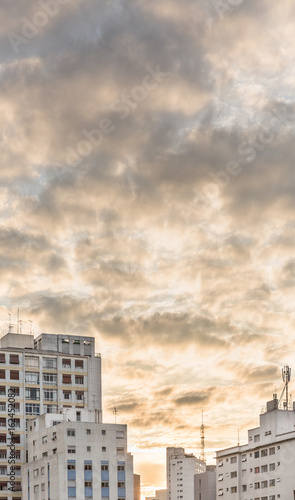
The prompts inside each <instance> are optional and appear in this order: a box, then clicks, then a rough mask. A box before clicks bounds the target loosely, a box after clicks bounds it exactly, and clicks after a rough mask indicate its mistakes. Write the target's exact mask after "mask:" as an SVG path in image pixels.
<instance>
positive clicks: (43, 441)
mask: <svg viewBox="0 0 295 500" xmlns="http://www.w3.org/2000/svg"><path fill="white" fill-rule="evenodd" d="M46 443H47V436H42V444H46Z"/></svg>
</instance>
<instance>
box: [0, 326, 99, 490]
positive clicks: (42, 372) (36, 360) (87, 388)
mask: <svg viewBox="0 0 295 500" xmlns="http://www.w3.org/2000/svg"><path fill="white" fill-rule="evenodd" d="M65 341H66V342H65ZM0 345H1V348H0V500H1V499H2V498H5V499H6V498H8V499H9V500H10V499H12V498H13V499H15V500H16V499H19V498H20V493H19V491H16V492H12V491H9V489H7V488H10V487H12V482H11V481H10V479H11V477H12V476H11V475H9V474H10V473H12V472H14V471H13V470H12V469H13V467H17V470H16V472H17V477H16V478H15V481H16V483H17V484H16V488H17V489H19V488H20V474H19V467H20V466H21V464H23V463H24V462H25V456H26V424H27V421H30V419H34V418H35V417H36V415H40V414H43V413H46V412H57V411H61V410H62V408H64V407H74V408H79V409H80V410H83V408H86V409H87V408H91V409H96V410H97V413H98V415H99V419H100V421H101V419H102V415H101V358H100V356H97V355H95V344H94V339H93V338H90V337H82V336H81V337H80V336H69V335H67V336H65V335H50V334H42V335H40V336H39V337H38V338H37V339H36V340H35V341H34V338H33V336H32V335H24V334H16V333H8V334H6V335H4V336H3V337H2V338H1V341H0ZM56 347H57V348H58V349H60V352H59V351H57V350H56ZM39 348H40V349H39ZM41 348H42V349H41ZM67 351H69V352H70V353H71V354H67ZM81 364H82V365H83V366H81ZM11 387H13V388H14V391H11V390H10V388H11ZM11 432H13V435H12V436H11ZM11 437H12V440H13V441H15V442H11ZM9 460H10V462H12V463H10V464H9V463H8V462H9Z"/></svg>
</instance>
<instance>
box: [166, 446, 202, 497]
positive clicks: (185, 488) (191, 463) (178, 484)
mask: <svg viewBox="0 0 295 500" xmlns="http://www.w3.org/2000/svg"><path fill="white" fill-rule="evenodd" d="M205 471H206V463H205V462H203V461H202V460H200V459H199V458H196V457H195V456H194V455H193V454H188V453H185V450H184V448H172V447H171V448H167V449H166V476H167V500H194V498H195V496H194V476H195V474H199V473H201V472H205Z"/></svg>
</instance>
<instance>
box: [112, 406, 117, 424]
mask: <svg viewBox="0 0 295 500" xmlns="http://www.w3.org/2000/svg"><path fill="white" fill-rule="evenodd" d="M113 414H114V415H115V424H116V423H117V415H118V410H117V408H116V407H114V411H113Z"/></svg>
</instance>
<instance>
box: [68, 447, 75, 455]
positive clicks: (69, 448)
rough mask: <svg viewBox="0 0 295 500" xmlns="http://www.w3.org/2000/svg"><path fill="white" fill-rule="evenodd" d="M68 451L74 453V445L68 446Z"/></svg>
mask: <svg viewBox="0 0 295 500" xmlns="http://www.w3.org/2000/svg"><path fill="white" fill-rule="evenodd" d="M68 453H76V446H68Z"/></svg>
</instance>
